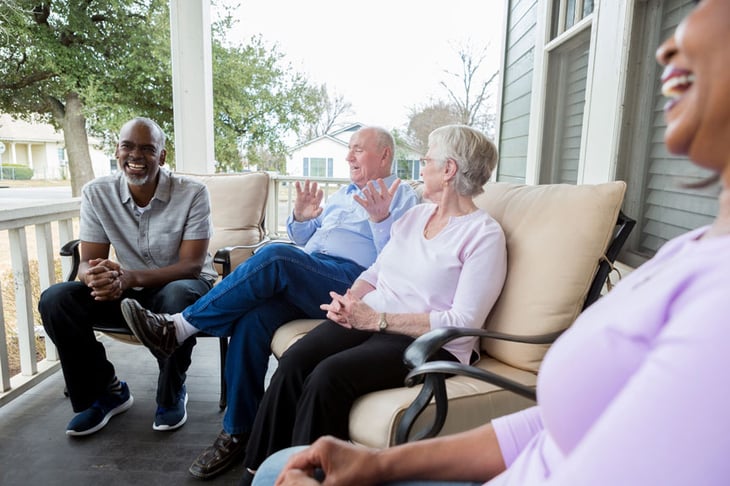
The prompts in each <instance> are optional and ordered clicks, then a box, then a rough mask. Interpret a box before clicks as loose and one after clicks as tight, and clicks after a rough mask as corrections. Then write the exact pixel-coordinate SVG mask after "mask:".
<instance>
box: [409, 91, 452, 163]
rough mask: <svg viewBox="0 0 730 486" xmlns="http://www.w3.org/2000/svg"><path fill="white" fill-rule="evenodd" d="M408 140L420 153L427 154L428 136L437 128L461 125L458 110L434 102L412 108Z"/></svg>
mask: <svg viewBox="0 0 730 486" xmlns="http://www.w3.org/2000/svg"><path fill="white" fill-rule="evenodd" d="M408 118H409V121H408V128H407V132H406V139H407V140H408V142H409V143H410V144H411V145H412V146H413V147H414V148H415V149H417V150H418V151H420V152H422V153H426V150H427V149H428V134H429V133H431V132H432V131H433V130H434V129H435V128H438V127H441V126H444V125H450V124H453V123H461V118H460V117H459V114H458V113H457V111H456V108H455V107H454V106H453V105H451V104H449V103H447V102H445V101H432V102H431V103H430V104H427V105H424V106H420V107H415V108H411V112H410V114H409V117H408Z"/></svg>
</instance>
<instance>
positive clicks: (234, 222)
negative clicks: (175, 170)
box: [185, 172, 269, 273]
mask: <svg viewBox="0 0 730 486" xmlns="http://www.w3.org/2000/svg"><path fill="white" fill-rule="evenodd" d="M185 175H187V176H188V177H192V178H193V179H197V180H199V181H201V182H202V183H203V184H205V185H206V186H207V187H208V192H209V193H210V206H211V215H212V219H213V237H212V238H211V240H210V245H209V250H208V251H210V253H211V254H215V252H216V251H217V250H218V249H219V248H223V247H226V246H234V245H253V244H256V243H258V242H259V241H261V240H262V239H263V237H264V235H265V231H264V216H265V214H266V200H267V198H268V195H269V175H268V174H267V173H266V172H247V173H243V174H211V175H195V174H185ZM247 256H248V255H241V258H242V259H244V258H245V257H247ZM232 263H233V266H234V267H235V266H236V264H238V263H239V262H237V261H235V260H234V261H233V262H232ZM217 266H218V265H216V267H217ZM216 270H218V272H219V273H220V268H216Z"/></svg>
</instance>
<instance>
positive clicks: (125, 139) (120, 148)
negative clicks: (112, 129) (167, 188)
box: [115, 120, 167, 186]
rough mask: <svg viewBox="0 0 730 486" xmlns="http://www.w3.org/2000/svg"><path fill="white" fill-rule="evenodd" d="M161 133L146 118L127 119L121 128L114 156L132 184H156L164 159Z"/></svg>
mask: <svg viewBox="0 0 730 486" xmlns="http://www.w3.org/2000/svg"><path fill="white" fill-rule="evenodd" d="M162 140H163V138H162V133H160V131H159V129H158V128H157V127H155V126H154V125H151V124H149V123H146V122H144V121H143V120H132V121H130V122H127V123H126V124H125V125H124V126H123V127H122V129H121V131H120V132H119V143H118V144H117V150H116V152H115V156H116V158H117V163H118V164H119V170H121V171H122V172H123V173H124V176H125V177H126V179H127V182H128V183H129V184H130V185H132V186H145V185H154V184H155V183H156V182H157V174H158V173H159V172H160V166H162V165H164V163H165V156H166V155H167V152H166V151H165V149H164V145H163V141H162Z"/></svg>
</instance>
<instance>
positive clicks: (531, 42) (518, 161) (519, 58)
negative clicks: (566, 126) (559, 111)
mask: <svg viewBox="0 0 730 486" xmlns="http://www.w3.org/2000/svg"><path fill="white" fill-rule="evenodd" d="M536 26H537V0H514V1H510V2H509V4H508V8H507V32H506V36H507V39H506V43H505V46H506V52H505V56H504V59H505V60H504V76H503V84H504V88H503V93H502V106H501V111H502V115H501V117H500V120H501V122H500V131H499V133H500V139H499V149H500V163H499V167H498V168H497V180H499V181H503V182H515V183H524V182H525V171H526V163H527V141H528V133H529V123H530V102H531V90H532V76H533V64H534V50H535V28H536Z"/></svg>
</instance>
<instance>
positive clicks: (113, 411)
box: [66, 395, 134, 437]
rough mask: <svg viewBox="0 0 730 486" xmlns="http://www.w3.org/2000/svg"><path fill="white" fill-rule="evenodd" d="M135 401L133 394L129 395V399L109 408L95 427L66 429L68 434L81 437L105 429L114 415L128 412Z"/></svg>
mask: <svg viewBox="0 0 730 486" xmlns="http://www.w3.org/2000/svg"><path fill="white" fill-rule="evenodd" d="M133 403H134V397H133V396H132V395H129V398H128V399H127V401H126V402H124V403H122V404H121V405H118V406H117V407H115V408H112V409H111V410H109V412H107V414H106V415H104V418H103V419H102V420H101V422H99V423H98V424H96V425H95V426H94V427H92V428H90V429H87V430H82V431H76V430H66V435H69V436H71V437H80V436H84V435H91V434H93V433H94V432H97V431H99V430H101V429H103V428H104V427H105V426H106V424H108V423H109V420H110V419H111V418H112V417H113V416H115V415H119V414H120V413H122V412H126V411H127V410H129V409H130V408H131V407H132V404H133Z"/></svg>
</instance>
